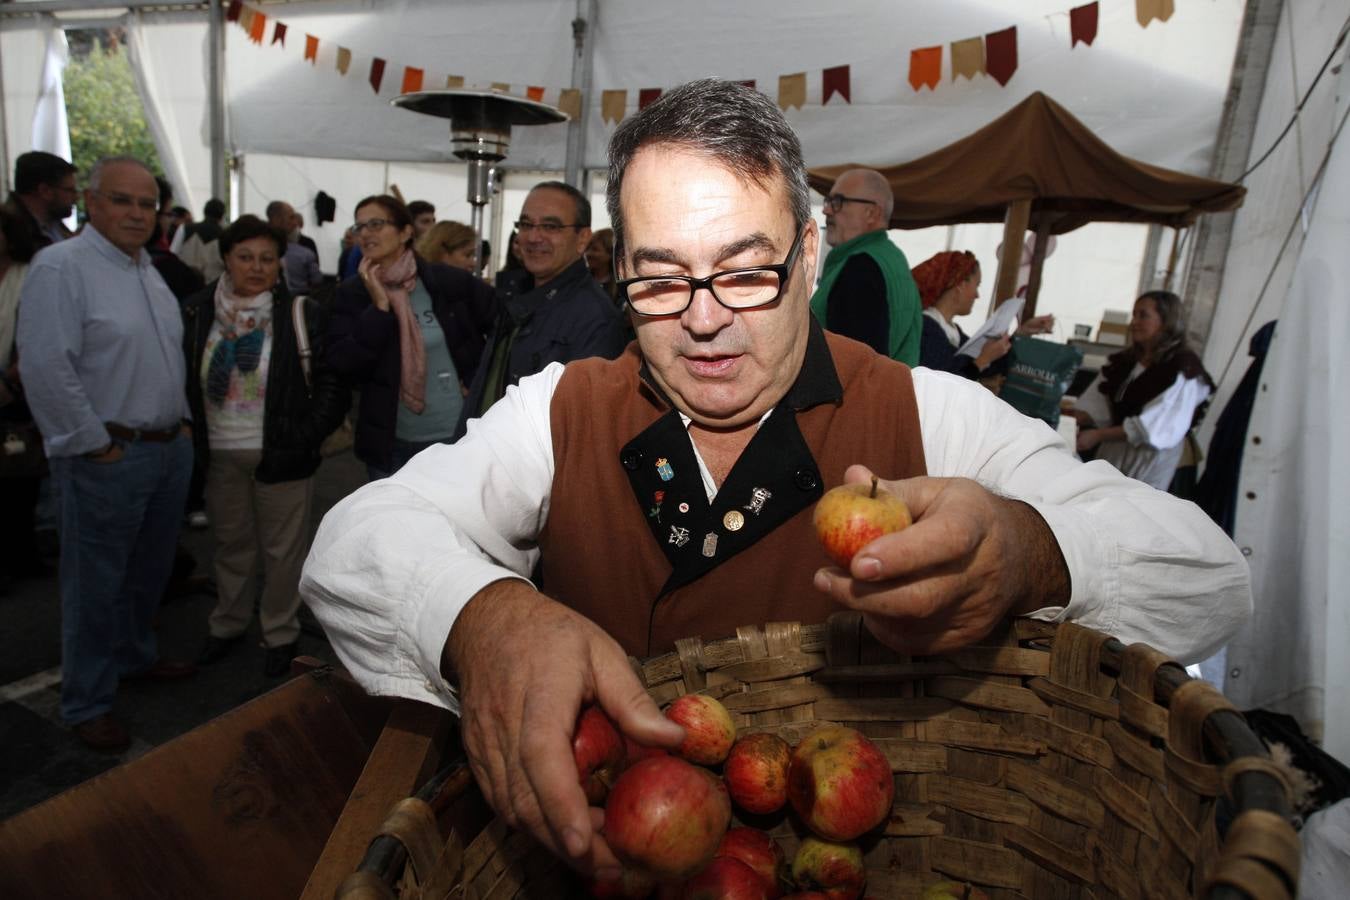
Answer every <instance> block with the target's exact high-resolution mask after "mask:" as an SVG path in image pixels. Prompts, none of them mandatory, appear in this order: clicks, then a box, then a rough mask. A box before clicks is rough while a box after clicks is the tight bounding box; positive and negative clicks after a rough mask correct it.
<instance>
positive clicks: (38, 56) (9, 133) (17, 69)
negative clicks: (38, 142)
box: [0, 24, 46, 194]
mask: <svg viewBox="0 0 1350 900" xmlns="http://www.w3.org/2000/svg"><path fill="white" fill-rule="evenodd" d="M45 34H46V32H45V31H44V30H43V29H41V28H37V27H34V26H33V25H32V24H25V26H24V27H23V28H15V27H3V28H0V67H3V71H0V81H3V83H4V96H3V98H0V101H2V102H0V106H3V113H4V115H3V117H2V119H3V120H2V121H0V125H3V126H4V129H5V146H6V148H7V151H8V154H9V159H7V160H4V161H3V164H4V167H5V171H4V174H3V175H0V185H3V186H4V188H5V193H6V194H8V192H9V191H10V190H11V189H12V188H13V186H14V185H13V181H14V159H15V157H17V156H18V155H19V154H21V153H27V152H28V151H29V150H30V149H32V143H33V110H34V108H35V107H36V106H37V99H38V91H39V89H40V88H41V84H42V82H41V78H42V60H43V56H44V54H45V51H46V43H45V38H44V36H45Z"/></svg>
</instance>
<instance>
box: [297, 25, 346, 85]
mask: <svg viewBox="0 0 1350 900" xmlns="http://www.w3.org/2000/svg"><path fill="white" fill-rule="evenodd" d="M348 58H349V59H350V58H351V54H350V53H348ZM305 59H307V60H309V64H310V65H311V66H317V65H318V64H319V39H318V38H316V37H315V36H314V35H312V34H307V35H305ZM343 74H344V75H345V74H346V72H343Z"/></svg>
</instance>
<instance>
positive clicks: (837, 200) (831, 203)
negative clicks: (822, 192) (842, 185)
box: [825, 194, 880, 213]
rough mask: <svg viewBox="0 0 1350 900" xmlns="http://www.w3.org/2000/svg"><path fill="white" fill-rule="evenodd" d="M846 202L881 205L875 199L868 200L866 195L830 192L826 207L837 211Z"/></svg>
mask: <svg viewBox="0 0 1350 900" xmlns="http://www.w3.org/2000/svg"><path fill="white" fill-rule="evenodd" d="M845 203H867V204H870V205H872V206H879V205H880V204H878V203H877V201H875V200H868V199H867V198H866V197H849V196H848V195H846V194H830V195H829V196H828V197H826V198H825V208H826V209H828V210H829V211H830V212H832V213H837V212H839V210H841V209H843V208H844V204H845Z"/></svg>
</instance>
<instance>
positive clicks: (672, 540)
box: [666, 525, 689, 547]
mask: <svg viewBox="0 0 1350 900" xmlns="http://www.w3.org/2000/svg"><path fill="white" fill-rule="evenodd" d="M666 543H667V544H674V545H675V546H676V547H683V546H684V545H685V544H687V543H689V529H688V528H681V527H680V526H678V525H672V526H670V537H668V538H666Z"/></svg>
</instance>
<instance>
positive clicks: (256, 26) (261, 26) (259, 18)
mask: <svg viewBox="0 0 1350 900" xmlns="http://www.w3.org/2000/svg"><path fill="white" fill-rule="evenodd" d="M266 31H267V16H265V15H263V14H262V13H255V14H254V16H253V26H252V27H251V28H249V30H248V39H249V40H250V41H252V42H253V43H255V44H261V43H262V42H263V37H264V36H265V32H266Z"/></svg>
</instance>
